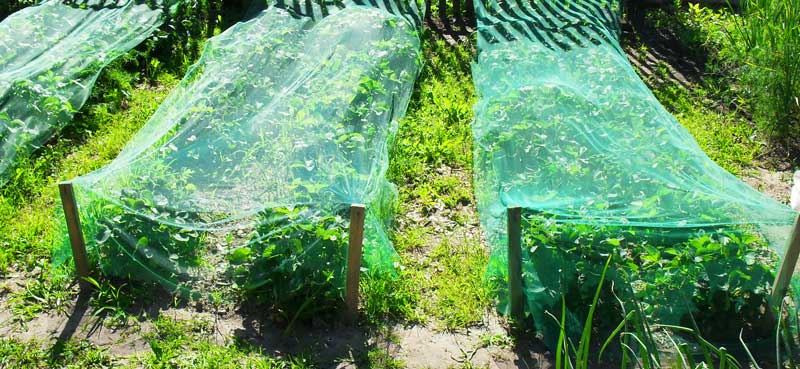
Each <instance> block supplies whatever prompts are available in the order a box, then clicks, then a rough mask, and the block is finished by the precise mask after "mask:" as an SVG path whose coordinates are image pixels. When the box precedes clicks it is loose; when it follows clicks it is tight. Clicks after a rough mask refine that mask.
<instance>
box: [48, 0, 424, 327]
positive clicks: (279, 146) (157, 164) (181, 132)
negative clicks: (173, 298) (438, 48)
mask: <svg viewBox="0 0 800 369" xmlns="http://www.w3.org/2000/svg"><path fill="white" fill-rule="evenodd" d="M415 9H416V8H415V5H414V4H413V2H412V3H410V4H406V3H402V2H385V3H382V4H381V5H380V6H372V5H369V4H366V5H359V4H357V3H354V2H349V1H348V2H344V3H336V4H333V3H331V4H321V5H320V4H316V3H314V4H312V3H311V2H308V3H306V2H296V3H292V4H287V3H278V4H275V5H274V6H271V7H269V8H268V9H266V10H264V11H263V12H261V13H259V14H258V15H257V16H255V17H254V18H253V19H251V20H249V21H246V22H241V23H238V24H236V25H234V26H232V27H231V28H229V29H228V30H226V31H225V32H223V33H222V34H220V35H218V36H216V37H214V38H212V39H210V40H209V41H208V42H207V44H206V46H205V49H204V51H203V53H202V55H201V58H200V60H199V61H198V62H197V63H196V64H195V65H193V66H192V67H191V68H190V69H189V71H188V72H187V74H186V76H185V77H184V79H183V81H182V82H181V83H180V84H179V86H178V87H177V88H176V90H175V91H174V92H173V93H172V94H171V95H170V96H169V97H168V98H167V99H166V100H165V101H164V103H162V104H161V106H160V107H159V109H158V110H157V111H156V112H155V113H154V115H153V116H152V117H151V119H150V120H149V121H148V122H147V123H146V124H145V126H144V127H143V128H142V129H141V130H140V131H139V132H138V133H137V134H136V135H135V136H134V137H133V138H132V139H131V141H130V142H129V143H128V144H127V145H126V147H125V148H124V149H123V150H122V152H121V153H120V154H119V156H118V157H117V158H116V159H115V160H114V161H113V162H112V163H110V164H109V165H107V166H106V167H103V168H101V169H99V170H97V171H95V172H92V173H89V174H87V175H85V176H82V177H79V178H76V179H75V180H74V181H73V183H74V186H75V191H76V196H77V201H78V204H79V208H80V216H81V221H82V226H83V233H84V237H85V239H86V240H87V244H88V248H89V250H90V258H91V260H92V261H93V262H94V263H96V265H99V267H100V268H101V269H102V270H103V271H104V272H105V273H106V274H107V275H111V276H120V277H125V278H133V279H138V280H144V281H155V282H159V283H161V284H163V285H164V286H167V287H169V288H170V289H174V290H177V291H183V292H191V293H192V295H193V296H195V295H197V294H199V295H207V294H209V293H225V291H237V292H242V293H244V294H246V295H248V296H253V297H254V298H255V299H257V300H258V301H259V302H266V303H269V304H273V305H275V306H277V307H278V308H279V309H281V307H285V308H286V311H288V310H294V311H292V312H291V313H295V312H297V311H299V310H304V311H305V312H306V313H307V312H311V311H314V310H315V309H318V308H322V307H326V306H331V305H336V304H337V303H338V302H341V296H342V295H343V292H344V291H343V287H344V273H345V268H346V255H347V244H348V226H349V208H350V205H351V204H356V203H361V204H366V208H367V218H366V226H365V240H364V265H365V268H366V270H367V273H366V274H367V275H368V276H371V275H374V274H375V273H382V274H384V275H391V274H392V273H394V269H393V268H394V265H393V264H394V263H395V261H396V257H397V255H396V253H395V251H394V249H393V248H392V246H391V243H390V242H389V240H388V238H387V235H386V229H387V224H388V221H389V220H390V219H391V210H392V208H393V202H394V199H395V197H396V194H395V189H394V186H393V185H392V184H391V183H389V182H388V180H387V179H386V178H385V173H386V170H387V167H388V150H389V145H390V143H391V141H392V139H393V137H394V136H395V134H396V131H397V119H398V118H399V117H402V116H403V115H404V113H405V110H406V107H407V105H408V102H409V99H410V95H411V92H412V88H413V84H414V81H415V79H416V77H417V75H418V71H419V68H420V59H419V55H418V53H419V47H420V45H419V37H418V34H417V29H418V24H419V23H418V19H419V17H418V14H417V13H416V10H415ZM69 256H70V255H69V246H68V243H67V242H66V237H65V242H64V243H63V244H62V245H60V248H59V250H57V253H56V263H57V264H58V263H61V262H63V261H64V260H67V258H68V257H69ZM195 293H196V294H195ZM331 302H332V304H331Z"/></svg>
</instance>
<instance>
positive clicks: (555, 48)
mask: <svg viewBox="0 0 800 369" xmlns="http://www.w3.org/2000/svg"><path fill="white" fill-rule="evenodd" d="M619 6H620V3H619V2H618V1H600V0H583V1H577V0H576V1H566V2H565V1H551V0H541V1H539V0H534V1H530V2H528V1H497V2H495V1H488V2H486V3H484V4H478V5H477V9H476V10H477V11H478V16H479V22H478V32H479V42H478V48H479V55H478V63H477V64H476V65H474V67H473V75H474V78H475V84H476V89H477V92H478V96H479V101H478V103H477V104H476V106H475V113H476V114H475V115H476V118H475V123H474V126H473V132H474V140H475V170H476V177H475V182H476V189H477V190H476V191H477V199H478V206H479V212H480V216H481V221H482V225H483V227H484V229H485V230H486V233H487V238H488V241H489V244H490V246H491V248H492V250H491V258H490V265H489V268H488V271H487V279H488V281H489V284H490V286H492V288H493V289H494V290H495V291H496V292H497V294H498V297H499V299H500V309H501V310H503V311H506V312H507V311H508V310H507V309H508V290H507V283H508V282H507V281H508V259H507V258H508V256H507V251H506V250H507V249H506V246H507V242H508V235H507V234H506V217H507V216H506V209H507V208H508V207H512V206H519V207H521V208H522V209H523V220H522V224H521V227H522V242H521V244H522V260H523V273H522V280H523V290H524V294H525V302H526V312H527V314H528V316H530V317H532V318H533V320H534V321H535V323H536V326H537V328H538V329H540V330H542V331H544V333H545V337H546V338H547V339H548V340H551V341H552V340H555V338H556V337H558V331H559V330H560V327H559V320H558V319H553V317H552V316H550V314H552V315H554V316H559V315H561V311H562V297H564V300H563V301H565V304H566V305H565V313H566V315H567V316H566V317H564V321H565V322H566V323H567V327H566V329H567V331H571V332H570V333H571V334H572V335H573V336H579V335H580V330H581V329H582V328H583V324H582V322H583V318H584V317H585V316H587V313H588V310H589V305H591V299H592V296H593V294H594V291H595V288H597V286H598V285H599V283H600V276H601V271H602V270H603V265H604V264H605V261H606V260H608V258H609V255H611V266H610V268H609V270H608V273H607V274H606V284H605V286H606V287H605V288H604V293H603V294H602V295H601V298H600V306H601V307H599V309H604V313H602V314H601V313H595V314H596V316H602V317H603V322H604V323H605V324H606V326H605V327H600V326H596V328H598V329H608V332H610V331H611V330H613V329H614V327H616V326H617V325H618V324H619V323H620V321H622V320H623V318H624V316H625V314H623V313H622V312H623V311H628V312H630V311H634V310H635V311H637V312H639V313H641V314H642V315H643V316H646V317H647V318H648V321H649V322H650V323H652V324H671V325H681V326H687V327H690V328H692V329H695V328H699V330H700V331H701V332H700V333H702V334H711V333H709V332H715V334H717V335H716V336H715V337H714V338H717V339H722V338H725V339H729V337H731V336H732V335H735V334H736V333H738V332H739V330H740V329H743V328H744V329H745V334H746V335H747V336H748V337H750V338H752V339H755V338H756V337H765V334H767V333H768V332H769V331H770V330H771V331H772V334H773V335H774V321H773V320H771V317H770V314H771V312H772V311H771V310H770V307H769V306H768V300H769V293H770V289H771V284H772V282H773V280H774V273H775V269H776V267H777V265H778V262H779V259H780V257H781V256H782V255H783V250H784V244H785V242H786V240H787V236H788V235H789V231H790V228H791V225H792V222H793V220H794V218H795V215H796V214H795V212H794V211H792V210H791V209H790V208H789V207H787V206H784V205H782V204H780V203H778V202H776V201H774V200H772V199H771V198H769V197H767V196H765V195H763V194H761V193H759V192H758V191H756V190H754V189H752V188H750V187H749V186H747V185H746V184H745V183H743V182H742V181H740V180H739V179H737V178H736V177H734V176H733V175H732V174H730V173H728V172H726V171H725V170H724V169H722V168H721V167H719V166H718V165H716V164H715V163H714V162H713V161H711V159H709V158H708V156H706V155H705V153H703V151H702V150H701V149H700V147H699V146H698V145H697V143H696V142H695V140H694V139H693V138H692V136H691V135H690V134H689V132H688V131H687V130H686V129H685V128H683V127H682V126H681V125H680V123H678V121H677V120H675V118H674V117H672V116H671V115H670V114H669V113H668V112H667V111H666V110H665V109H664V108H663V107H662V106H661V104H660V103H659V102H658V100H657V99H656V98H655V97H654V96H653V94H652V93H651V92H650V90H649V89H648V88H647V87H646V85H645V84H644V83H643V82H642V81H641V80H640V78H639V77H638V76H637V74H636V72H635V71H634V69H633V68H632V67H631V65H630V64H629V62H628V60H627V58H626V56H625V54H624V52H623V51H622V50H621V47H620V45H619V42H618V38H617V37H618V29H619V28H618V23H617V16H618V14H619V11H620V7H619ZM722 318H724V319H722ZM770 324H773V325H772V326H770Z"/></svg>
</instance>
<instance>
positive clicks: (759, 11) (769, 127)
mask: <svg viewBox="0 0 800 369" xmlns="http://www.w3.org/2000/svg"><path fill="white" fill-rule="evenodd" d="M741 6H742V13H743V16H742V17H740V18H739V19H738V20H737V22H736V26H735V28H734V32H732V33H731V35H732V37H731V41H732V44H733V48H734V49H735V51H736V53H735V54H734V55H735V57H736V58H737V59H738V60H737V61H738V63H739V64H740V65H741V71H742V77H743V79H742V80H743V81H744V83H745V84H746V85H747V87H748V88H749V95H750V96H752V99H753V102H754V110H755V118H756V122H757V123H758V124H759V126H760V127H761V128H762V129H763V130H764V131H766V132H767V133H768V134H769V135H771V136H772V137H774V138H778V139H782V140H786V141H788V140H790V139H791V138H792V137H795V138H796V137H797V134H798V132H800V127H798V123H800V1H798V0H785V1H772V0H743V1H741Z"/></svg>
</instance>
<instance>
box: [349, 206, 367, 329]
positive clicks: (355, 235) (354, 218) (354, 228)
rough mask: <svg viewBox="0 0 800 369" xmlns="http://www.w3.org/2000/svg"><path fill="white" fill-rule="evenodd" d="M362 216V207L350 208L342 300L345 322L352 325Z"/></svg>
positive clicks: (358, 277)
mask: <svg viewBox="0 0 800 369" xmlns="http://www.w3.org/2000/svg"><path fill="white" fill-rule="evenodd" d="M364 214H365V206H364V205H362V204H353V205H351V206H350V245H349V248H348V252H347V285H346V290H345V298H344V302H345V304H346V308H347V311H346V312H345V320H346V321H347V322H348V323H354V322H355V321H356V320H357V319H358V283H359V279H360V275H361V254H362V246H363V245H364Z"/></svg>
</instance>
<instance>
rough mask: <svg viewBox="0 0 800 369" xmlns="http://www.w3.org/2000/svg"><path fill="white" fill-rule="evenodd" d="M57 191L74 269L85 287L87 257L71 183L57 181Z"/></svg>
mask: <svg viewBox="0 0 800 369" xmlns="http://www.w3.org/2000/svg"><path fill="white" fill-rule="evenodd" d="M58 191H59V192H60V193H61V205H62V206H63V208H64V217H65V218H66V219H67V232H68V233H69V244H70V246H71V247H72V258H73V259H74V260H75V270H76V271H77V272H78V277H79V278H80V279H79V283H80V285H81V287H82V288H86V287H88V284H87V283H86V281H84V280H83V278H84V277H88V276H89V257H88V256H87V254H86V243H85V242H84V240H83V233H82V232H81V220H80V215H79V214H78V204H77V203H76V202H75V192H74V191H73V189H72V183H70V182H62V183H59V184H58Z"/></svg>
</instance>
